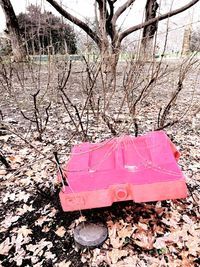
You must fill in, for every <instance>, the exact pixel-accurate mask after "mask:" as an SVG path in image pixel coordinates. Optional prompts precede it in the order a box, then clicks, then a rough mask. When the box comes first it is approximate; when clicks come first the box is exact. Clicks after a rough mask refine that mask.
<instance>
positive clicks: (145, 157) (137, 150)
mask: <svg viewBox="0 0 200 267" xmlns="http://www.w3.org/2000/svg"><path fill="white" fill-rule="evenodd" d="M179 157H180V153H179V152H178V151H177V149H176V147H175V146H174V144H173V143H172V142H171V141H170V139H169V138H168V137H167V135H166V134H165V133H164V132H163V131H157V132H151V133H149V134H146V135H144V136H141V137H137V138H135V137H132V136H123V137H117V138H113V139H109V140H107V141H104V142H102V143H98V144H91V143H82V144H80V145H76V146H74V147H73V149H72V153H71V157H70V160H69V162H68V163H67V164H66V166H65V167H64V176H65V177H66V179H67V182H68V184H69V186H65V188H62V190H61V191H60V201H61V205H62V208H63V210H64V211H73V210H82V209H89V208H97V207H105V206H110V205H112V203H113V202H116V201H125V200H133V201H135V202H147V201H158V200H167V199H176V198H185V197H186V196H187V187H186V184H185V178H184V176H183V174H182V172H181V170H180V168H179V166H178V165H177V160H178V159H179ZM58 176H59V175H58ZM58 178H59V177H58Z"/></svg>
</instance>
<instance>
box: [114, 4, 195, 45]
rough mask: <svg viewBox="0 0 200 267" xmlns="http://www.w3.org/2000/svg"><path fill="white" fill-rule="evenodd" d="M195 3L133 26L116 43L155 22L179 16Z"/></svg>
mask: <svg viewBox="0 0 200 267" xmlns="http://www.w3.org/2000/svg"><path fill="white" fill-rule="evenodd" d="M197 2H199V0H192V1H190V2H189V3H188V4H187V5H185V6H182V7H180V8H177V9H175V10H173V11H169V12H167V13H165V14H163V15H160V16H158V17H156V18H154V19H150V20H148V21H146V22H143V23H140V24H138V25H135V26H133V27H130V28H129V29H127V30H125V31H124V32H122V33H121V34H120V35H119V40H118V42H119V43H121V41H122V40H123V39H124V38H125V37H126V36H127V35H129V34H131V33H132V32H135V31H137V30H139V29H142V28H144V27H145V26H148V25H151V24H152V23H155V22H156V21H157V22H158V21H161V20H163V19H166V18H169V17H172V16H174V15H177V14H179V13H181V12H183V11H185V10H187V9H188V8H190V7H192V6H193V5H195V4H196V3H197Z"/></svg>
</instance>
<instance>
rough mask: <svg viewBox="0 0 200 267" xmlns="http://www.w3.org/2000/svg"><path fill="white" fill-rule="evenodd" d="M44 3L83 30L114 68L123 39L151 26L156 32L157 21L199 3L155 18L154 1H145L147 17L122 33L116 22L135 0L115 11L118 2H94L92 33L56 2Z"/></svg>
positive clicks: (195, 1)
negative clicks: (94, 26)
mask: <svg viewBox="0 0 200 267" xmlns="http://www.w3.org/2000/svg"><path fill="white" fill-rule="evenodd" d="M46 1H47V2H48V3H50V4H51V5H52V6H53V7H54V8H55V9H56V10H57V11H58V12H59V13H60V14H61V15H62V16H64V17H65V18H67V19H68V20H70V21H71V22H72V23H74V24H76V25H77V26H78V27H80V28H81V29H82V30H84V31H85V32H86V33H87V34H88V35H89V36H90V37H91V38H92V39H93V41H94V42H95V43H96V44H97V46H98V48H99V50H100V52H101V57H102V59H103V60H108V58H109V60H108V61H109V65H114V66H116V63H117V61H118V58H119V52H120V48H121V43H122V40H123V39H124V38H125V37H127V36H128V35H129V34H131V33H133V32H135V31H137V30H139V29H142V28H145V27H146V30H147V29H148V30H147V31H148V32H151V30H152V25H154V30H153V32H154V31H156V27H155V25H156V24H157V23H158V22H159V21H161V20H164V19H166V18H169V17H172V16H174V15H177V14H179V13H181V12H183V11H185V10H187V9H188V8H190V7H192V6H193V5H195V4H196V3H197V2H199V0H191V1H190V2H189V3H188V4H186V5H183V6H182V7H180V8H178V9H175V10H172V11H170V12H167V13H165V14H161V15H158V16H156V13H155V11H156V6H155V7H154V9H152V4H156V1H149V0H147V5H146V11H147V13H149V15H147V16H146V20H145V21H144V22H142V23H140V24H137V25H134V26H132V27H130V28H128V29H126V30H124V31H121V30H119V29H118V28H117V21H118V19H119V17H120V16H121V15H122V14H123V13H124V12H125V11H126V10H128V9H129V8H130V7H131V6H132V5H133V3H134V2H135V0H126V1H124V3H123V4H122V5H121V6H120V7H118V8H117V9H116V10H115V4H116V3H117V1H118V0H95V2H96V3H97V5H98V10H97V13H98V14H97V15H96V20H98V30H97V31H93V30H92V29H91V28H90V27H89V26H88V24H86V23H85V22H84V21H82V20H80V19H79V18H77V17H75V16H74V15H72V14H71V13H69V12H68V11H67V10H65V9H64V8H63V7H62V5H60V4H59V3H58V2H57V1H56V0H46ZM148 3H149V4H148ZM150 25H151V30H149V29H150V28H147V27H148V26H150ZM112 63H113V64H112Z"/></svg>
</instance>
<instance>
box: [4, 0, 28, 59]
mask: <svg viewBox="0 0 200 267" xmlns="http://www.w3.org/2000/svg"><path fill="white" fill-rule="evenodd" d="M0 5H1V7H2V9H3V12H4V14H5V18H6V26H7V31H6V32H7V34H8V36H9V39H10V41H11V45H12V52H13V56H14V60H16V61H21V60H23V59H24V57H25V55H26V51H25V48H24V46H23V41H22V38H21V35H20V29H19V24H18V20H17V17H16V15H15V12H14V9H13V7H12V4H11V2H10V0H0Z"/></svg>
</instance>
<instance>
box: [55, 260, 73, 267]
mask: <svg viewBox="0 0 200 267" xmlns="http://www.w3.org/2000/svg"><path fill="white" fill-rule="evenodd" d="M70 265H71V261H65V260H64V261H61V262H60V263H57V264H56V267H69V266H70Z"/></svg>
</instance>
